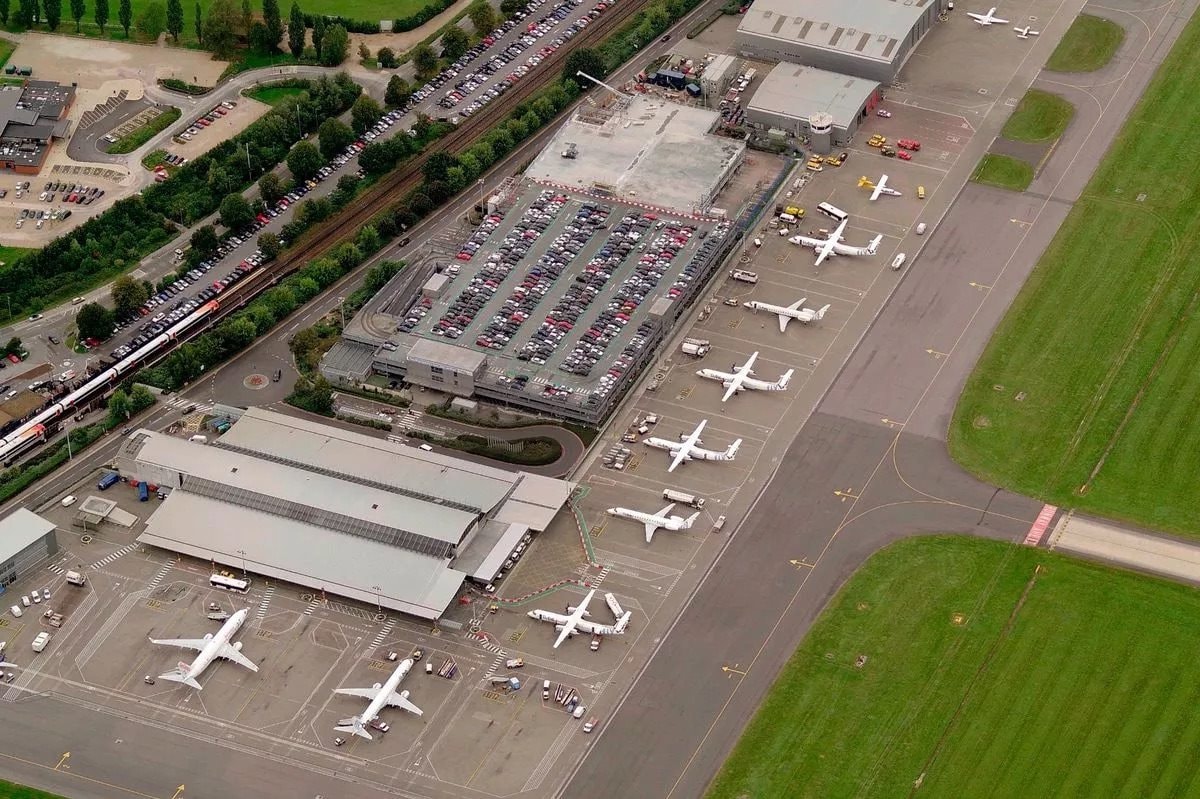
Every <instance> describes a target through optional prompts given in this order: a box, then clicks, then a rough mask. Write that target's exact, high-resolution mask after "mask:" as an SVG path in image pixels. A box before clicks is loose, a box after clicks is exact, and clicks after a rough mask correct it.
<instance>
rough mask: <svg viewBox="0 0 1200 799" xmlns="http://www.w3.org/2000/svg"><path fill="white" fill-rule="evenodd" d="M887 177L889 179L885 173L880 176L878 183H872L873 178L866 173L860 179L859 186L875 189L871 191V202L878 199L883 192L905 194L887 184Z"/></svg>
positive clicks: (894, 195) (899, 195)
mask: <svg viewBox="0 0 1200 799" xmlns="http://www.w3.org/2000/svg"><path fill="white" fill-rule="evenodd" d="M887 179H888V176H887V175H884V176H882V177H880V178H879V182H878V183H872V182H871V179H870V178H868V177H867V176H866V175H864V176H862V177H861V178H859V179H858V187H859V188H860V189H861V188H868V189H874V191H872V192H871V202H875V201H876V200H878V199H879V195H881V194H890V195H892V196H893V197H901V196H903V195H901V194H900V192H898V191H896V190H895V189H893V188H891V187H890V186H888V185H887Z"/></svg>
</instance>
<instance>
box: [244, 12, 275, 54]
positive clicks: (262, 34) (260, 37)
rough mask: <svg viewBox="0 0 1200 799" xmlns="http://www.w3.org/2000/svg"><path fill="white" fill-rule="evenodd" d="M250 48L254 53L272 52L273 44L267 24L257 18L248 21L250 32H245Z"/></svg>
mask: <svg viewBox="0 0 1200 799" xmlns="http://www.w3.org/2000/svg"><path fill="white" fill-rule="evenodd" d="M246 41H247V42H249V44H250V49H251V50H253V51H255V52H256V53H268V54H269V53H274V52H275V49H276V48H275V45H274V44H272V43H271V33H270V31H268V30H267V26H266V25H265V24H263V23H262V22H259V21H258V20H255V21H254V22H251V23H250V32H249V33H247V34H246Z"/></svg>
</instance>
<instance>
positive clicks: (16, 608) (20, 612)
mask: <svg viewBox="0 0 1200 799" xmlns="http://www.w3.org/2000/svg"><path fill="white" fill-rule="evenodd" d="M9 610H10V611H12V615H14V616H16V617H17V618H18V619H19V618H21V617H22V616H24V615H25V611H23V610H21V606H20V605H13V606H12V607H11V608H9Z"/></svg>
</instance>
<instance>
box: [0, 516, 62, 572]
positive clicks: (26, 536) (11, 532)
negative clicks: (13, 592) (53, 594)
mask: <svg viewBox="0 0 1200 799" xmlns="http://www.w3.org/2000/svg"><path fill="white" fill-rule="evenodd" d="M57 553H58V540H57V539H56V538H55V536H54V522H50V521H46V520H45V519H43V518H42V517H41V516H38V515H37V514H36V513H34V512H33V511H30V510H27V509H25V508H18V509H17V510H15V511H13V512H12V513H10V514H9V515H8V516H6V517H4V519H3V520H0V590H3V587H4V586H6V585H11V584H12V583H15V582H16V581H17V580H19V579H21V578H22V577H24V576H25V575H26V574H28V573H29V572H30V571H32V570H33V569H35V568H37V567H38V566H40V565H42V564H43V563H45V562H46V560H47V559H48V558H50V557H51V556H53V555H55V554H57Z"/></svg>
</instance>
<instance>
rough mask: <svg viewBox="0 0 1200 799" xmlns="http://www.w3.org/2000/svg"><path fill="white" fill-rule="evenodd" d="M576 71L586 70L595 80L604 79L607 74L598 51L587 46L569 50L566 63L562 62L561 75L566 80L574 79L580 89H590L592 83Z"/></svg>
mask: <svg viewBox="0 0 1200 799" xmlns="http://www.w3.org/2000/svg"><path fill="white" fill-rule="evenodd" d="M578 72H586V73H587V74H589V75H591V76H592V77H593V78H595V79H596V80H604V79H605V78H606V77H607V76H608V70H607V69H605V68H604V59H603V58H602V57H601V56H600V53H598V52H597V51H595V50H592V49H590V48H587V47H584V48H583V49H580V50H572V51H571V54H570V55H568V56H567V60H566V63H565V64H563V72H562V76H563V78H565V79H566V80H571V81H574V82H575V83H577V84H578V85H579V87H580V88H582V89H590V88H591V87H592V85H593V84H592V82H591V81H590V80H588V79H587V78H582V77H580V76H579V75H577V74H576V73H578Z"/></svg>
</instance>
